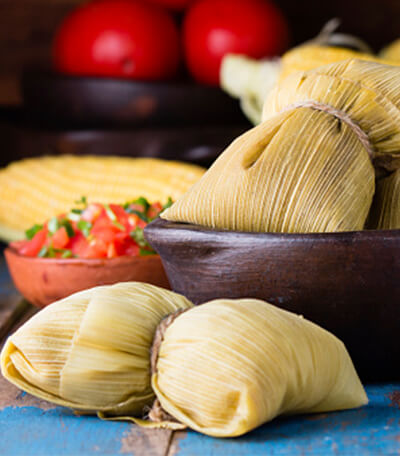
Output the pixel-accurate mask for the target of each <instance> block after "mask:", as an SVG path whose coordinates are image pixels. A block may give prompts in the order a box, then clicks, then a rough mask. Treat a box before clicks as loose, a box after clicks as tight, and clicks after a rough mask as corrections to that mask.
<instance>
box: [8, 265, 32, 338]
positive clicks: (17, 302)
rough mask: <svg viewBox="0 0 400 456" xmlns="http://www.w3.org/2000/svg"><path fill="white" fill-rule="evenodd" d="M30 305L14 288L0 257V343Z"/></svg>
mask: <svg viewBox="0 0 400 456" xmlns="http://www.w3.org/2000/svg"><path fill="white" fill-rule="evenodd" d="M31 308H32V306H31V305H30V304H29V303H28V302H26V301H24V300H23V299H22V297H21V295H20V294H19V293H18V292H17V291H16V289H15V288H14V286H13V284H12V282H11V279H10V276H9V274H8V271H7V267H6V264H5V261H4V258H1V259H0V345H1V341H2V340H3V339H4V338H5V337H6V336H7V333H8V332H9V331H10V330H11V328H12V327H13V326H14V325H16V324H17V323H18V322H19V320H20V319H21V318H22V317H23V316H24V314H25V313H26V312H28V311H29V310H30V309H31Z"/></svg>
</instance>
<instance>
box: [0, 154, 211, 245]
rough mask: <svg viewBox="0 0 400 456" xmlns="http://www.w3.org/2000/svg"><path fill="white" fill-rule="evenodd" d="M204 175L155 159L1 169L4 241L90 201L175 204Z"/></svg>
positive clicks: (50, 162)
mask: <svg viewBox="0 0 400 456" xmlns="http://www.w3.org/2000/svg"><path fill="white" fill-rule="evenodd" d="M203 173H204V169H203V168H201V167H199V166H195V165H191V164H187V163H180V162H172V161H165V160H159V159H151V158H122V157H100V156H99V157H94V156H58V157H41V158H33V159H27V160H22V161H19V162H15V163H12V164H10V165H9V166H7V167H6V168H4V169H2V170H0V239H2V240H4V241H11V240H16V239H21V238H23V237H24V230H26V229H27V228H29V227H30V226H31V225H33V224H35V223H42V222H44V221H45V220H47V219H49V218H51V217H52V216H54V215H56V214H60V213H64V212H66V211H68V210H69V209H70V208H71V207H73V205H74V201H76V200H79V199H80V198H81V196H86V197H87V198H88V199H89V201H96V202H100V203H125V202H126V201H128V200H132V199H134V198H138V197H140V196H144V197H145V198H147V199H148V200H149V201H150V202H156V201H160V202H161V203H164V202H166V201H167V199H168V198H169V197H171V198H172V199H173V200H175V199H177V198H178V197H179V196H180V195H182V194H183V193H184V192H185V191H186V190H188V189H189V188H190V187H191V186H192V185H193V184H194V183H195V182H196V181H197V180H198V179H199V178H200V177H201V176H202V175H203Z"/></svg>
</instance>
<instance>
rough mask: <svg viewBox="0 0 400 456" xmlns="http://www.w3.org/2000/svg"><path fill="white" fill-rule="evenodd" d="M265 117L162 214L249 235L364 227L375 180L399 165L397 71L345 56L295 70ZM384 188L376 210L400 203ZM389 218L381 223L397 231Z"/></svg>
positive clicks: (271, 97)
mask: <svg viewBox="0 0 400 456" xmlns="http://www.w3.org/2000/svg"><path fill="white" fill-rule="evenodd" d="M263 119H264V121H263V122H262V123H261V124H260V125H258V126H257V127H255V128H254V129H252V130H250V131H249V132H247V133H245V134H244V135H243V136H242V137H240V138H238V139H237V140H236V141H234V142H233V143H232V144H231V145H230V146H229V147H228V149H227V150H226V151H225V152H224V153H223V154H222V155H221V156H220V157H219V158H218V159H217V161H216V162H215V163H214V164H213V166H212V167H211V168H210V169H209V170H208V172H207V173H206V174H205V175H204V176H203V177H202V178H201V179H200V180H199V181H198V182H197V183H196V184H195V185H194V186H193V187H192V188H191V189H190V190H189V191H188V192H187V193H186V194H185V195H183V196H182V197H181V198H180V199H179V200H178V201H177V202H176V203H175V204H174V205H173V206H172V207H171V208H169V209H168V210H167V211H166V212H164V213H163V215H162V217H163V218H165V219H167V220H172V221H180V222H189V223H194V224H198V225H202V226H206V227H210V228H217V229H228V230H238V231H254V232H288V233H293V232H299V233H308V232H334V231H353V230H361V229H363V228H364V227H365V224H366V220H367V217H368V214H369V212H370V209H371V205H372V201H373V197H374V193H375V180H376V179H380V178H382V176H386V175H387V174H390V173H392V172H394V171H395V170H396V169H397V168H399V167H400V69H399V68H398V67H395V66H389V65H384V64H380V63H376V62H366V61H362V60H347V61H344V62H338V63H335V64H332V65H326V66H323V67H320V68H317V69H314V70H310V71H305V72H304V71H303V72H297V73H294V74H293V75H291V76H289V77H288V78H286V79H285V80H283V81H282V82H281V83H280V84H278V85H277V86H276V88H275V89H274V90H273V91H272V92H271V94H270V95H269V97H268V98H267V100H266V103H265V106H264V113H263ZM392 180H395V178H393V179H392ZM392 180H390V182H392ZM389 186H390V188H391V189H392V190H390V191H388V190H386V191H383V190H380V191H379V192H380V194H381V198H380V199H379V198H377V199H376V204H375V206H376V205H379V207H378V208H375V209H374V210H375V211H378V212H379V211H380V208H383V207H384V206H386V205H387V203H386V202H385V201H384V200H386V199H387V198H389V196H390V197H391V198H392V199H393V201H392V202H391V207H392V209H391V210H392V211H395V210H396V209H395V207H396V206H397V207H398V206H399V203H398V200H399V194H398V191H397V193H396V186H395V185H394V184H393V183H390V184H388V185H386V186H384V187H385V188H386V187H389ZM380 187H381V184H380V182H379V180H378V188H380ZM386 219H387V218H386ZM395 220H396V217H394V216H390V222H388V221H386V222H385V224H384V225H382V224H380V225H379V227H385V228H400V226H399V225H398V224H396V221H395Z"/></svg>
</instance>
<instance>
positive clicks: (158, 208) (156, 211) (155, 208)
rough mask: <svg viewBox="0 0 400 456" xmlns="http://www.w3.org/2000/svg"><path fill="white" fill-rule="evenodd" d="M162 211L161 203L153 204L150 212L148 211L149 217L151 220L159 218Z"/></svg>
mask: <svg viewBox="0 0 400 456" xmlns="http://www.w3.org/2000/svg"><path fill="white" fill-rule="evenodd" d="M161 211H162V206H161V204H160V203H153V204H152V205H151V206H150V207H149V209H148V211H147V216H148V217H149V218H150V219H154V218H156V217H157V216H158V214H159V213H160V212H161Z"/></svg>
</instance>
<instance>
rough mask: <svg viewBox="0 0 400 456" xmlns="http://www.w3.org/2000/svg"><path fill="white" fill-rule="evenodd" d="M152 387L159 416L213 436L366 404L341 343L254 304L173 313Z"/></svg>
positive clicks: (217, 304)
mask: <svg viewBox="0 0 400 456" xmlns="http://www.w3.org/2000/svg"><path fill="white" fill-rule="evenodd" d="M152 386H153V389H154V391H155V393H156V395H157V398H158V400H159V401H160V403H161V406H162V408H163V409H164V411H166V412H167V413H169V414H170V415H171V416H172V417H173V418H175V419H176V420H178V421H179V422H181V423H183V424H185V425H187V426H189V427H190V428H192V429H195V430H197V431H199V432H202V433H205V434H208V435H212V436H217V437H232V436H238V435H241V434H244V433H246V432H248V431H250V430H252V429H254V428H255V427H257V426H259V425H261V424H263V423H265V422H267V421H269V420H272V419H273V418H274V417H276V416H277V415H281V414H295V413H312V412H326V411H332V410H342V409H348V408H353V407H359V406H361V405H364V404H366V403H367V396H366V394H365V392H364V389H363V387H362V385H361V383H360V380H359V378H358V376H357V373H356V371H355V369H354V366H353V364H352V361H351V359H350V357H349V355H348V353H347V351H346V348H345V346H344V345H343V343H342V342H341V341H340V340H338V339H337V338H336V337H335V336H333V335H332V334H331V333H329V332H328V331H325V330H324V329H322V328H320V327H319V326H317V325H315V324H313V323H311V322H309V321H307V320H305V319H304V318H302V317H301V316H298V315H295V314H293V313H291V312H287V311H284V310H282V309H279V308H277V307H275V306H272V305H270V304H267V303H265V302H263V301H259V300H255V299H241V300H229V299H220V300H215V301H211V302H209V303H206V304H204V305H201V306H198V307H195V308H193V309H190V310H189V311H188V312H184V313H183V314H181V315H179V316H178V317H177V318H176V319H175V321H173V322H172V324H171V325H170V326H169V327H168V328H167V329H166V331H165V333H164V338H163V341H162V342H161V345H160V347H159V351H158V361H157V364H156V372H155V373H154V374H153V376H152ZM159 426H160V427H161V426H162V427H168V422H161V423H160V424H159ZM171 426H172V427H173V428H176V423H174V422H172V423H171Z"/></svg>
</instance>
